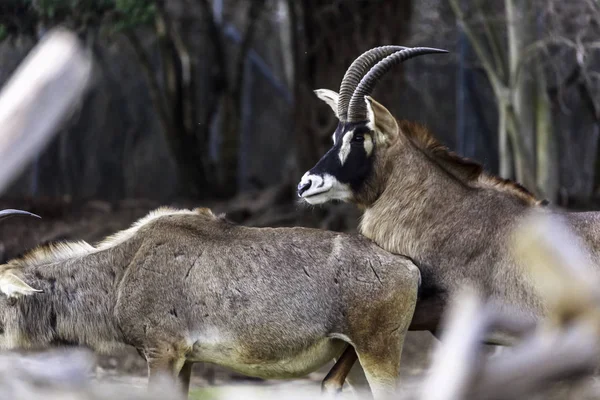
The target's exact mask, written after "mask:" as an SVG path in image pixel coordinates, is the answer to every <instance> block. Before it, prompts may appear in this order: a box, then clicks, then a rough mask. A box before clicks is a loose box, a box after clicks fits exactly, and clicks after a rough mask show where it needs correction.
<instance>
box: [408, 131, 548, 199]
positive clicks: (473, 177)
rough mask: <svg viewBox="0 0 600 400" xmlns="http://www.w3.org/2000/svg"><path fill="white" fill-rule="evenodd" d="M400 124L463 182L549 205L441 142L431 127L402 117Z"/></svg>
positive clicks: (520, 186)
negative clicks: (431, 130) (433, 133)
mask: <svg viewBox="0 0 600 400" xmlns="http://www.w3.org/2000/svg"><path fill="white" fill-rule="evenodd" d="M398 126H399V127H400V129H401V131H402V133H403V134H404V135H406V136H407V137H408V138H409V139H410V140H411V141H412V142H413V143H414V144H415V145H416V146H417V147H418V148H419V149H421V150H423V151H424V152H425V154H427V155H428V156H429V157H430V158H431V159H432V160H433V161H435V162H436V163H437V164H438V165H440V166H441V167H442V168H443V169H444V170H446V171H447V172H448V173H450V174H451V175H453V176H454V177H456V179H458V180H459V181H461V182H463V183H464V184H467V185H469V186H476V187H482V186H484V187H491V188H493V189H495V190H498V191H501V192H507V193H510V194H512V195H513V196H515V197H517V198H519V199H520V200H522V201H523V202H524V203H525V204H530V205H545V204H546V203H547V202H546V201H545V200H538V199H537V198H536V197H535V196H534V195H533V193H531V192H530V191H529V190H527V189H525V188H524V187H523V186H522V185H520V184H518V183H517V182H514V181H511V180H509V179H503V178H500V177H497V176H493V175H490V174H488V173H486V172H485V171H484V169H483V166H482V165H481V164H480V163H478V162H477V161H474V160H472V159H470V158H466V157H461V156H459V155H458V154H456V153H455V152H453V151H451V150H450V149H448V148H447V147H446V146H444V145H443V144H442V143H440V142H439V141H438V140H437V139H436V138H435V137H433V135H432V134H431V132H429V130H428V129H427V128H426V127H424V126H423V125H421V124H418V123H416V122H412V121H406V120H399V121H398Z"/></svg>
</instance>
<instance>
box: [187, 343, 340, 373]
mask: <svg viewBox="0 0 600 400" xmlns="http://www.w3.org/2000/svg"><path fill="white" fill-rule="evenodd" d="M214 333H216V332H213V335H210V336H211V338H210V339H211V340H196V341H195V343H194V345H193V351H192V354H191V355H190V356H189V357H188V360H190V361H193V362H208V363H212V364H217V365H221V366H223V367H226V368H229V369H232V370H234V371H236V372H238V373H241V374H244V375H248V376H254V377H258V378H263V379H288V378H299V377H302V376H306V375H308V374H309V373H311V372H314V371H316V370H317V369H319V368H320V367H322V366H323V365H325V364H326V363H327V362H329V361H331V360H332V359H333V358H334V357H338V356H339V355H340V354H341V352H342V350H343V349H344V347H345V346H346V343H344V342H342V341H341V340H338V339H333V338H323V339H321V340H319V341H317V342H315V343H314V344H312V345H311V346H309V347H307V348H305V349H303V350H302V351H299V352H298V353H296V354H293V355H291V356H289V355H288V356H287V357H285V358H280V359H271V360H267V361H261V362H260V363H248V362H247V361H245V360H243V359H242V357H240V352H239V349H240V348H241V347H242V346H243V345H242V344H241V343H240V344H238V343H236V340H235V339H233V340H230V339H229V338H226V337H223V336H221V335H215V334H214ZM202 336H204V339H206V336H205V335H202ZM224 336H227V335H224Z"/></svg>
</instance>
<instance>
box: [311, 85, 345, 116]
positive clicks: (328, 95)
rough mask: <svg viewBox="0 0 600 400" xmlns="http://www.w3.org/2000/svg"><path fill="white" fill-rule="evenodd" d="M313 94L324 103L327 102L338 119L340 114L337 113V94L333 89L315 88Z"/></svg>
mask: <svg viewBox="0 0 600 400" xmlns="http://www.w3.org/2000/svg"><path fill="white" fill-rule="evenodd" d="M315 94H316V95H317V96H318V97H319V98H320V99H321V100H323V101H324V102H325V103H327V105H328V106H329V107H331V109H332V110H333V113H334V114H335V116H336V117H337V118H338V119H339V118H340V116H339V115H338V94H337V93H336V92H334V91H333V90H329V89H317V90H315Z"/></svg>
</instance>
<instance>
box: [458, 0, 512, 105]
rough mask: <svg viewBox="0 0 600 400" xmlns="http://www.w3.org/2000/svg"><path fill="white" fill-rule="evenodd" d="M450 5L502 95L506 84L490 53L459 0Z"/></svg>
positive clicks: (495, 88) (493, 85) (495, 87)
mask: <svg viewBox="0 0 600 400" xmlns="http://www.w3.org/2000/svg"><path fill="white" fill-rule="evenodd" d="M450 6H451V7H452V11H454V15H456V19H457V21H458V23H459V24H460V26H461V27H462V29H463V31H464V32H465V34H466V35H467V37H468V38H469V41H470V42H471V45H472V46H473V49H474V50H475V53H476V54H477V57H478V58H479V61H480V62H481V64H482V65H483V69H484V70H485V72H486V74H487V76H488V79H489V80H490V83H491V84H492V88H493V89H494V92H495V93H496V94H497V95H498V96H501V95H502V92H503V88H505V87H506V84H505V83H504V82H503V81H502V79H500V77H499V73H498V71H497V70H496V69H495V68H494V66H493V64H492V61H491V60H490V59H489V57H488V55H487V54H486V52H485V50H484V45H483V43H482V42H481V41H480V40H479V38H478V37H477V35H476V34H475V32H473V30H472V29H471V27H470V26H469V24H468V23H467V22H466V20H465V16H464V14H463V12H462V10H461V8H460V6H459V5H458V1H457V0H450Z"/></svg>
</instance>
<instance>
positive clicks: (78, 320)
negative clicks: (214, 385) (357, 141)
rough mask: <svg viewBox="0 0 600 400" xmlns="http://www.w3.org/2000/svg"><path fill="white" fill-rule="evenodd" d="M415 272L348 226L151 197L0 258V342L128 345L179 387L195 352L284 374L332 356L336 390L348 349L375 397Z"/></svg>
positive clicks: (398, 338)
mask: <svg viewBox="0 0 600 400" xmlns="http://www.w3.org/2000/svg"><path fill="white" fill-rule="evenodd" d="M419 281H420V274H419V271H418V269H417V268H416V266H415V265H414V264H413V263H412V262H411V261H410V260H408V259H407V258H405V257H402V256H397V255H393V254H391V253H388V252H387V251H385V250H383V249H381V248H380V247H379V246H377V245H375V244H374V243H373V242H372V241H370V240H368V239H367V238H364V237H362V236H360V235H350V234H342V233H337V232H331V231H323V230H317V229H308V228H250V227H244V226H239V225H235V224H232V223H230V222H228V221H227V220H225V219H224V218H222V217H217V216H215V215H213V213H212V212H211V211H210V210H209V209H206V208H199V209H195V210H175V209H170V208H160V209H158V210H155V211H153V212H151V213H150V214H148V215H147V216H146V217H144V218H143V219H141V220H139V221H138V222H136V223H135V224H133V225H132V226H131V227H130V228H129V229H127V230H125V231H122V232H119V233H117V234H115V235H113V236H111V237H109V238H107V239H105V240H104V241H102V242H100V243H99V244H97V245H95V246H92V245H90V244H88V243H86V242H58V243H54V244H50V245H47V246H42V247H39V248H37V249H35V250H33V251H31V252H29V253H28V254H25V255H24V256H23V257H21V258H18V259H13V260H11V261H9V262H8V263H7V264H5V265H2V266H0V290H1V291H2V292H3V294H4V295H2V296H0V347H1V348H5V349H6V348H43V347H47V346H51V345H56V344H65V343H66V344H78V345H83V346H86V347H89V348H91V349H93V350H95V351H98V352H105V351H109V350H110V349H112V348H113V347H118V346H120V345H131V346H134V347H135V348H136V349H137V350H138V352H139V353H140V355H142V356H143V357H145V359H146V361H147V363H148V369H149V384H151V385H152V383H153V382H156V381H157V379H156V378H157V377H159V376H165V374H166V376H168V377H170V378H172V379H173V380H174V381H176V380H177V379H176V378H177V377H178V382H179V383H180V384H181V388H182V391H183V392H184V393H185V394H187V393H188V389H189V381H190V374H191V367H192V364H193V363H195V362H209V363H214V364H218V365H222V366H225V367H228V368H231V369H233V370H235V371H238V372H240V373H243V374H247V375H251V376H256V377H261V378H293V377H299V376H303V375H306V374H308V373H310V372H312V371H315V370H316V369H318V368H320V367H322V366H323V365H325V364H326V363H327V362H329V361H330V360H332V359H337V360H338V363H337V364H335V365H334V368H333V369H332V372H330V374H329V375H328V377H326V379H325V382H324V385H325V388H326V389H327V388H328V387H327V386H328V384H329V383H330V384H331V386H329V388H333V390H334V391H335V389H338V388H339V387H341V383H339V386H336V384H337V383H336V382H343V380H344V379H345V374H343V375H341V376H338V375H339V374H338V373H337V372H336V371H337V370H339V369H340V368H341V367H340V365H342V367H343V365H344V363H348V362H350V363H351V364H353V363H354V362H355V360H356V358H355V357H356V355H357V356H358V360H359V363H360V365H361V366H362V368H363V370H364V372H365V376H366V379H367V382H366V383H367V384H368V387H370V389H371V391H372V393H373V395H374V397H375V398H381V397H382V396H384V395H385V394H386V393H389V392H390V391H392V390H394V389H395V384H396V380H397V377H398V374H399V364H400V354H401V351H402V345H403V341H404V335H405V333H406V331H407V329H408V325H409V324H410V319H411V316H412V314H413V312H414V306H415V303H416V298H417V291H418V285H419ZM348 355H350V356H348ZM336 368H337V369H336ZM342 371H343V369H342Z"/></svg>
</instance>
